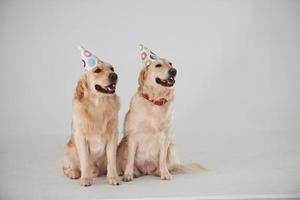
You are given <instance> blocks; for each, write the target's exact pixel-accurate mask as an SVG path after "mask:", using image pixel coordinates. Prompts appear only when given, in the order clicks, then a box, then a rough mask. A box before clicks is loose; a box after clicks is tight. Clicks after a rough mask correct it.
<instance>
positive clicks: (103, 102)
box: [63, 63, 120, 186]
mask: <svg viewBox="0 0 300 200" xmlns="http://www.w3.org/2000/svg"><path fill="white" fill-rule="evenodd" d="M97 68H99V69H101V70H102V71H101V72H100V73H95V72H94V71H95V70H94V69H93V70H91V71H88V72H86V73H85V74H83V76H82V77H81V79H80V80H79V81H78V83H77V88H76V93H75V96H74V98H73V117H72V125H71V129H72V131H71V138H70V139H69V141H68V142H67V144H66V145H65V149H64V160H63V172H64V174H65V175H66V176H67V177H69V178H71V179H77V178H80V182H81V185H83V186H89V185H91V184H92V182H93V178H94V177H97V176H99V175H101V174H105V173H107V180H108V183H109V184H113V185H117V184H119V177H118V174H117V171H116V149H117V126H118V111H119V107H120V105H119V97H118V96H117V95H116V94H104V93H101V92H99V91H97V90H96V89H95V84H99V85H101V86H106V85H108V84H109V81H108V75H109V73H112V67H111V65H110V64H108V63H98V67H97Z"/></svg>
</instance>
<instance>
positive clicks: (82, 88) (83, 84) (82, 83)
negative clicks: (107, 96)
mask: <svg viewBox="0 0 300 200" xmlns="http://www.w3.org/2000/svg"><path fill="white" fill-rule="evenodd" d="M87 90H88V84H87V80H86V77H85V76H84V77H82V78H81V79H80V80H79V81H78V82H77V87H76V92H75V98H76V99H78V100H81V99H83V97H84V96H85V95H87Z"/></svg>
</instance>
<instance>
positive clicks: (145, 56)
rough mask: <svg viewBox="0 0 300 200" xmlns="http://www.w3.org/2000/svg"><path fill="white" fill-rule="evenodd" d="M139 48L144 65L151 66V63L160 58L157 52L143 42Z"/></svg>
mask: <svg viewBox="0 0 300 200" xmlns="http://www.w3.org/2000/svg"><path fill="white" fill-rule="evenodd" d="M139 50H140V54H141V58H142V62H143V65H144V67H147V66H149V65H150V64H151V63H153V62H154V61H156V60H158V59H159V57H158V56H157V55H156V54H155V53H153V52H152V51H151V50H150V49H148V48H147V47H145V46H144V45H142V44H140V45H139Z"/></svg>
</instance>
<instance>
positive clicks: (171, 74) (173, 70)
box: [169, 68, 177, 77]
mask: <svg viewBox="0 0 300 200" xmlns="http://www.w3.org/2000/svg"><path fill="white" fill-rule="evenodd" d="M176 73H177V71H176V69H175V68H171V69H170V70H169V75H170V76H171V77H175V76H176Z"/></svg>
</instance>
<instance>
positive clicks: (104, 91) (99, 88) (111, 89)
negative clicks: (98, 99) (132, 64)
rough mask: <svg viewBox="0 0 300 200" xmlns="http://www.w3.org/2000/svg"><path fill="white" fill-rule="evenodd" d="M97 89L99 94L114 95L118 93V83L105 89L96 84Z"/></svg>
mask: <svg viewBox="0 0 300 200" xmlns="http://www.w3.org/2000/svg"><path fill="white" fill-rule="evenodd" d="M95 89H96V90H97V91H98V92H102V93H106V94H113V93H115V91H116V83H112V84H110V85H108V86H105V87H102V86H101V85H98V84H96V85H95Z"/></svg>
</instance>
